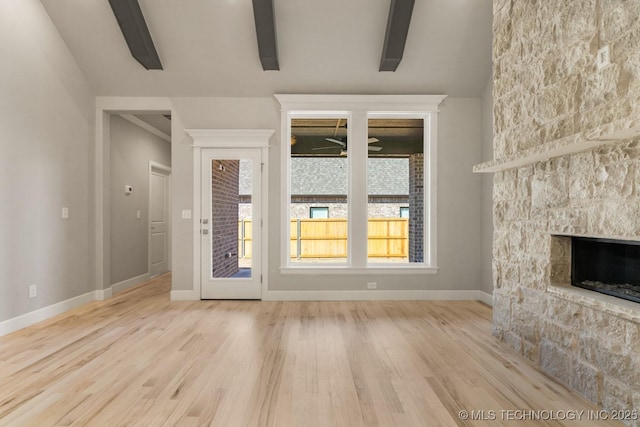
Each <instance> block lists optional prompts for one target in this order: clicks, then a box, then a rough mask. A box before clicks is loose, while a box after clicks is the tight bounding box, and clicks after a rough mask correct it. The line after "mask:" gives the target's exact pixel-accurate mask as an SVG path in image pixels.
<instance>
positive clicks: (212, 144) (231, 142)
mask: <svg viewBox="0 0 640 427" xmlns="http://www.w3.org/2000/svg"><path fill="white" fill-rule="evenodd" d="M185 132H187V134H189V136H190V137H191V138H192V139H193V146H194V147H208V148H263V147H268V146H269V138H271V137H272V136H273V134H274V133H275V132H276V131H275V130H273V129H185Z"/></svg>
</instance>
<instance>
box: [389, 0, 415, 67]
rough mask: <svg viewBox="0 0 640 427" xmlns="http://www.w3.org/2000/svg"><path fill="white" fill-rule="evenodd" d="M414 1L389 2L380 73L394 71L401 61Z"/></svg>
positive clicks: (396, 0) (399, 0)
mask: <svg viewBox="0 0 640 427" xmlns="http://www.w3.org/2000/svg"><path fill="white" fill-rule="evenodd" d="M414 2H415V0H391V7H390V8H389V18H388V19H387V32H386V34H385V36H384V47H383V48H382V59H381V60H380V71H395V70H396V68H398V65H399V64H400V61H401V60H402V54H403V53H404V45H405V43H406V41H407V33H408V32H409V24H410V23H411V14H412V13H413V4H414Z"/></svg>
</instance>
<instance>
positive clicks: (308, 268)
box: [280, 264, 438, 276]
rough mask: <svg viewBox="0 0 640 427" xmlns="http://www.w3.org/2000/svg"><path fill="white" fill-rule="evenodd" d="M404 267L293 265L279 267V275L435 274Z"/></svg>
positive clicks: (418, 267) (430, 269)
mask: <svg viewBox="0 0 640 427" xmlns="http://www.w3.org/2000/svg"><path fill="white" fill-rule="evenodd" d="M403 265H404V266H402V267H401V266H397V267H396V266H369V267H361V268H356V267H349V266H346V265H344V266H336V265H331V264H324V265H323V266H322V267H319V266H318V265H317V264H307V265H295V266H289V267H280V273H281V274H283V275H296V274H298V275H301V276H305V275H309V276H310V275H314V276H318V275H324V274H331V275H341V274H342V275H363V274H375V275H380V274H393V275H407V274H437V273H438V268H437V267H425V266H423V265H421V264H418V265H412V264H403Z"/></svg>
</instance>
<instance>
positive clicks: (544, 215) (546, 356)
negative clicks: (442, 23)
mask: <svg viewBox="0 0 640 427" xmlns="http://www.w3.org/2000/svg"><path fill="white" fill-rule="evenodd" d="M638 16H640V2H638V1H624V0H610V1H609V0H607V1H604V0H580V1H571V2H567V1H563V0H551V1H539V0H494V23H493V26H494V28H493V34H494V41H493V63H494V65H493V76H494V91H493V99H494V111H493V112H494V121H493V124H494V141H493V146H494V159H493V160H492V161H489V162H487V163H484V164H482V165H478V166H476V167H475V168H474V170H475V171H476V172H492V173H494V178H493V217H494V238H493V277H494V292H493V300H494V335H495V336H496V337H498V338H499V339H501V340H502V341H504V342H505V343H507V344H508V345H509V346H510V347H512V348H513V349H514V350H515V351H517V352H519V353H521V354H523V355H524V356H526V357H527V358H529V359H530V360H532V361H534V362H535V363H537V364H538V365H540V367H541V368H542V369H543V370H544V371H546V372H547V373H548V374H549V375H551V376H553V377H555V378H556V379H557V380H558V381H560V382H562V383H564V384H566V385H567V386H568V387H570V388H572V389H574V390H576V391H578V392H579V393H581V394H582V395H584V396H585V397H586V398H587V399H589V400H591V401H592V402H594V403H596V404H598V405H600V406H601V407H603V408H604V409H607V410H631V409H636V410H640V303H638V302H635V301H629V300H624V299H620V298H616V297H613V296H610V295H605V294H603V293H600V292H595V291H593V290H590V289H584V288H581V287H576V286H572V285H571V271H572V266H571V263H572V256H571V255H572V250H573V249H574V248H573V245H572V238H573V237H588V238H597V239H606V241H611V240H612V239H615V240H623V241H628V242H630V244H631V245H635V244H640V20H639V19H638ZM606 46H607V47H608V48H609V51H610V54H611V55H610V57H611V63H610V64H608V65H605V66H603V67H601V68H598V67H597V66H596V64H597V61H596V59H597V56H598V51H599V50H600V49H601V48H603V47H606ZM632 423H633V422H632ZM631 425H634V424H631Z"/></svg>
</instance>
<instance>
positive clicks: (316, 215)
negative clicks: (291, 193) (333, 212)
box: [309, 206, 329, 219]
mask: <svg viewBox="0 0 640 427" xmlns="http://www.w3.org/2000/svg"><path fill="white" fill-rule="evenodd" d="M309 218H312V219H320V218H321V219H326V218H329V208H325V207H322V208H321V207H317V206H312V207H310V208H309Z"/></svg>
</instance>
